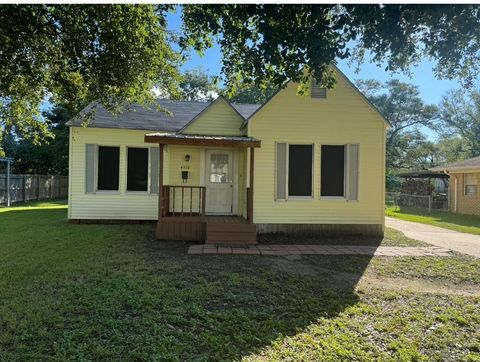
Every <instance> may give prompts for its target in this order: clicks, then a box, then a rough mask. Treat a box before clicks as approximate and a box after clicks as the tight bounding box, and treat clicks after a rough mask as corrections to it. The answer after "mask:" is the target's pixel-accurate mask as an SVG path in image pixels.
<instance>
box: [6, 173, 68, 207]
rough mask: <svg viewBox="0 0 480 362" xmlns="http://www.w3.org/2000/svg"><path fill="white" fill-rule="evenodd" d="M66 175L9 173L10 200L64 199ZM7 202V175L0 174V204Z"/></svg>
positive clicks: (66, 186)
mask: <svg viewBox="0 0 480 362" xmlns="http://www.w3.org/2000/svg"><path fill="white" fill-rule="evenodd" d="M67 196H68V176H61V175H10V202H11V203H14V202H25V201H33V200H48V199H65V198H67ZM2 204H5V205H6V204H7V175H6V174H0V205H2Z"/></svg>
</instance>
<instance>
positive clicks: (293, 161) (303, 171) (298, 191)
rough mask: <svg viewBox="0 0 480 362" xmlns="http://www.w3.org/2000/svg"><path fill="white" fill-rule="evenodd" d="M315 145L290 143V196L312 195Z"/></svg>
mask: <svg viewBox="0 0 480 362" xmlns="http://www.w3.org/2000/svg"><path fill="white" fill-rule="evenodd" d="M312 161H313V145H290V144H289V145H288V196H289V197H292V196H293V197H312V196H313V190H312V178H313V172H312V169H313V164H312Z"/></svg>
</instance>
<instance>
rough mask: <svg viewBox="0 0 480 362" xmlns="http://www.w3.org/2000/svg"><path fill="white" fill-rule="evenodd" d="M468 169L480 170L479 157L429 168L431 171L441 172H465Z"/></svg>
mask: <svg viewBox="0 0 480 362" xmlns="http://www.w3.org/2000/svg"><path fill="white" fill-rule="evenodd" d="M470 168H478V169H480V156H477V157H473V158H469V159H468V160H463V161H458V162H452V163H449V164H446V165H443V166H437V167H434V168H431V170H432V171H443V170H447V171H450V170H465V169H470Z"/></svg>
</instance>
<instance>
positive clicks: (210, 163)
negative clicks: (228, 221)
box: [205, 150, 233, 214]
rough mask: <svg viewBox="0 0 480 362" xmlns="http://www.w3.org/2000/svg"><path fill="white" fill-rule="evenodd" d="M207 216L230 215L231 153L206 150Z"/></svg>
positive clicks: (231, 191)
mask: <svg viewBox="0 0 480 362" xmlns="http://www.w3.org/2000/svg"><path fill="white" fill-rule="evenodd" d="M205 166H206V170H205V177H206V180H205V186H206V200H205V212H206V213H207V214H231V213H232V202H233V153H232V151H223V150H207V154H206V162H205Z"/></svg>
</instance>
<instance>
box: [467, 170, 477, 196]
mask: <svg viewBox="0 0 480 362" xmlns="http://www.w3.org/2000/svg"><path fill="white" fill-rule="evenodd" d="M464 184H465V190H464V192H465V196H477V177H476V175H475V174H474V173H466V174H464Z"/></svg>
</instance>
